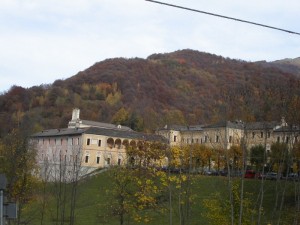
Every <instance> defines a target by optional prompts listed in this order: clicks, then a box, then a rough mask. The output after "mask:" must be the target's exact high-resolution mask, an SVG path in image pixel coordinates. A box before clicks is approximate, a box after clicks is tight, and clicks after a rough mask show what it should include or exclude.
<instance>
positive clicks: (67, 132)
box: [32, 128, 87, 137]
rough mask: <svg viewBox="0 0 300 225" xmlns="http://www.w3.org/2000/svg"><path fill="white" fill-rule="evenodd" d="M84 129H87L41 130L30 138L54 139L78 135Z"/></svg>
mask: <svg viewBox="0 0 300 225" xmlns="http://www.w3.org/2000/svg"><path fill="white" fill-rule="evenodd" d="M86 129H87V128H63V129H50V130H43V131H41V132H38V133H35V134H33V135H32V137H54V136H70V135H78V134H82V133H84V132H85V130H86Z"/></svg>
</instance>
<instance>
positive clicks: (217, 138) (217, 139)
mask: <svg viewBox="0 0 300 225" xmlns="http://www.w3.org/2000/svg"><path fill="white" fill-rule="evenodd" d="M216 142H217V143H218V142H219V135H216Z"/></svg>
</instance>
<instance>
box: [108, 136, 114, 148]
mask: <svg viewBox="0 0 300 225" xmlns="http://www.w3.org/2000/svg"><path fill="white" fill-rule="evenodd" d="M107 146H108V147H109V148H113V147H114V139H113V138H108V139H107Z"/></svg>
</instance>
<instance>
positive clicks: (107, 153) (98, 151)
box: [82, 134, 131, 167]
mask: <svg viewBox="0 0 300 225" xmlns="http://www.w3.org/2000/svg"><path fill="white" fill-rule="evenodd" d="M109 138H112V139H113V140H114V142H115V141H116V140H117V139H119V140H121V145H120V148H119V147H118V146H117V145H114V146H112V147H110V146H109V145H108V144H107V140H108V139H109ZM87 139H90V145H87ZM99 140H101V146H98V141H99ZM124 140H125V139H124V138H118V137H108V136H103V135H95V134H84V135H83V150H82V165H83V166H89V167H105V166H108V159H110V165H118V159H121V165H124V164H125V163H126V161H127V159H126V149H125V146H124V145H122V143H123V141H124ZM126 140H128V141H129V142H130V141H131V140H129V139H126ZM86 156H88V157H89V160H88V162H87V163H86V162H85V159H86ZM97 156H99V157H100V161H99V164H97Z"/></svg>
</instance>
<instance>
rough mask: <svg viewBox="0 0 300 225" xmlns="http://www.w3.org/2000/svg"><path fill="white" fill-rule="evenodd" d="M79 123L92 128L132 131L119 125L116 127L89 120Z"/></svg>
mask: <svg viewBox="0 0 300 225" xmlns="http://www.w3.org/2000/svg"><path fill="white" fill-rule="evenodd" d="M81 121H82V123H83V124H85V125H89V126H92V127H99V128H107V129H118V130H126V131H132V129H130V128H129V127H126V126H121V125H119V126H118V125H115V124H111V123H102V122H96V121H90V120H81Z"/></svg>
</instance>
